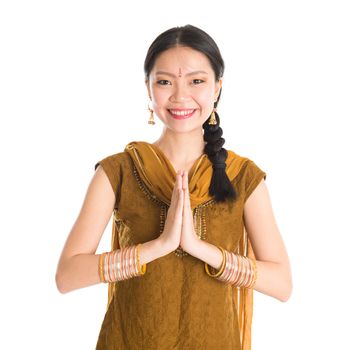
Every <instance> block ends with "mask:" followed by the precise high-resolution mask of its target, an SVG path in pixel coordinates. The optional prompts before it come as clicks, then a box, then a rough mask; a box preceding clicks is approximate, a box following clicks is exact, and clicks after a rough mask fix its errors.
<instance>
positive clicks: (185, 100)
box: [144, 25, 235, 201]
mask: <svg viewBox="0 0 350 350" xmlns="http://www.w3.org/2000/svg"><path fill="white" fill-rule="evenodd" d="M199 71H200V72H199ZM144 72H145V83H146V86H147V90H148V94H149V97H150V99H151V100H152V103H153V110H154V112H155V114H156V115H157V116H158V117H159V118H160V119H161V120H162V122H163V123H164V125H165V126H166V127H167V128H169V129H171V130H173V131H174V132H185V133H187V132H191V131H193V130H196V129H199V128H200V129H202V128H203V129H204V141H206V145H205V149H204V152H205V153H206V154H207V155H208V158H209V159H210V160H211V162H212V163H213V168H214V172H213V177H212V181H211V185H210V187H209V193H210V194H211V195H215V197H216V199H217V200H218V201H223V200H225V198H234V197H235V193H234V189H233V187H232V184H231V183H230V181H229V179H228V177H227V175H226V171H225V169H224V168H222V167H221V168H220V165H222V164H225V160H226V158H227V151H226V150H225V149H224V148H223V147H222V145H223V144H224V142H225V140H224V139H223V138H222V137H221V136H222V129H221V128H220V119H219V116H218V114H217V113H216V112H215V117H216V121H217V125H209V124H208V121H209V119H210V115H211V113H212V112H213V109H214V108H215V107H217V103H218V101H219V99H220V95H221V89H222V77H223V73H224V61H223V59H222V57H221V54H220V51H219V48H218V47H217V45H216V43H215V42H214V40H213V39H212V38H211V37H210V36H209V35H208V34H207V33H206V32H204V31H203V30H201V29H199V28H197V27H194V26H192V25H186V26H182V27H174V28H171V29H169V30H167V31H165V32H163V33H161V34H160V35H159V36H158V37H157V38H156V39H155V40H154V41H153V43H152V44H151V46H150V47H149V49H148V52H147V56H146V59H145V62H144ZM176 109H182V110H185V111H184V112H185V113H187V112H188V110H195V111H194V113H193V114H192V115H191V116H190V117H189V118H186V119H182V120H178V119H176V118H174V116H173V114H172V113H171V112H173V111H174V110H176ZM215 165H218V167H217V168H216V167H215Z"/></svg>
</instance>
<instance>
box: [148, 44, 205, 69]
mask: <svg viewBox="0 0 350 350" xmlns="http://www.w3.org/2000/svg"><path fill="white" fill-rule="evenodd" d="M210 69H211V66H210V62H209V60H208V58H207V56H205V55H204V54H203V53H202V52H199V51H197V50H194V49H192V48H190V47H173V48H171V49H168V50H166V51H163V52H162V53H161V54H160V55H159V56H158V57H157V59H156V61H155V63H154V67H153V72H156V71H168V72H173V73H177V72H179V70H181V72H182V73H186V72H191V71H194V70H205V71H207V72H208V73H209V70H210Z"/></svg>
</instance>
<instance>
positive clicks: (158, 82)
mask: <svg viewBox="0 0 350 350" xmlns="http://www.w3.org/2000/svg"><path fill="white" fill-rule="evenodd" d="M162 81H169V80H165V79H162V80H158V81H157V84H159V85H167V84H161V82H162Z"/></svg>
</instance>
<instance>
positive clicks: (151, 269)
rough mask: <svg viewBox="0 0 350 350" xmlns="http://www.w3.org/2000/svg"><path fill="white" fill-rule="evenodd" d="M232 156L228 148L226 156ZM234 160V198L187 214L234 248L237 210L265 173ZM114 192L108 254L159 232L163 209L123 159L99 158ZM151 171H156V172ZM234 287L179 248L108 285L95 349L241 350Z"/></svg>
mask: <svg viewBox="0 0 350 350" xmlns="http://www.w3.org/2000/svg"><path fill="white" fill-rule="evenodd" d="M230 152H232V151H230ZM235 156H236V158H237V162H240V166H239V171H237V174H236V176H235V178H234V179H233V180H232V184H233V186H234V188H235V190H236V193H237V196H238V199H237V200H236V201H235V202H233V203H219V202H216V201H215V200H214V199H211V200H209V201H206V202H204V203H201V204H199V205H198V206H196V207H195V208H194V209H193V218H194V224H195V229H196V233H197V235H198V236H199V237H200V238H201V239H203V240H205V241H207V242H209V243H211V244H214V245H216V246H221V247H223V248H225V249H227V250H228V251H236V248H237V246H238V242H239V241H240V239H242V235H243V231H244V220H243V208H244V203H245V201H246V200H247V198H248V197H249V195H250V194H251V193H252V192H253V191H254V189H255V188H256V186H257V185H258V184H259V183H260V181H261V180H262V179H266V173H265V172H264V171H262V170H261V169H260V168H259V167H258V166H257V165H256V164H255V163H254V162H253V161H252V160H250V159H248V158H246V157H241V156H239V155H237V154H236V153H235ZM98 165H101V166H102V168H103V170H104V171H105V172H106V174H107V176H108V178H109V181H110V184H111V186H112V188H113V191H114V193H115V194H116V202H115V208H114V212H113V231H112V244H111V250H115V249H118V248H120V247H122V248H123V247H127V246H130V245H135V244H138V243H144V242H147V241H150V240H153V239H155V238H157V237H158V236H159V235H160V233H161V232H162V231H163V228H164V222H165V219H166V213H167V210H168V205H167V204H166V203H164V202H163V201H161V200H159V198H158V197H157V196H156V194H154V193H152V192H150V190H149V189H148V188H147V186H146V185H145V183H144V182H143V181H142V180H141V177H140V175H139V174H138V172H137V170H136V167H135V166H134V163H133V161H132V159H131V157H130V156H129V154H128V153H127V152H126V151H125V150H124V152H119V153H116V154H113V155H110V156H107V157H106V158H104V159H102V160H100V161H99V162H98V163H96V165H95V169H97V166H98ZM154 171H157V169H154ZM233 293H234V287H233V286H232V285H230V284H226V283H223V282H222V281H219V280H217V279H216V278H213V277H210V276H209V275H207V274H206V272H205V268H204V262H203V261H202V260H199V259H197V258H195V257H193V256H191V255H189V254H187V253H186V252H183V251H182V250H181V248H178V249H177V250H176V251H174V252H171V253H169V254H167V255H166V256H163V257H161V258H158V259H156V260H153V261H151V262H149V263H147V270H146V273H145V274H144V275H142V276H138V277H134V278H130V279H127V280H123V281H119V282H115V283H109V286H108V303H107V310H106V314H105V316H104V319H103V322H102V325H101V329H100V333H99V336H98V341H97V345H96V349H97V350H112V349H118V350H141V349H145V350H170V349H178V350H185V349H186V350H187V349H188V350H197V349H203V350H204V349H206V350H217V349H220V350H229V349H230V350H242V344H241V340H240V332H239V325H238V317H237V308H236V305H235V302H234V298H233Z"/></svg>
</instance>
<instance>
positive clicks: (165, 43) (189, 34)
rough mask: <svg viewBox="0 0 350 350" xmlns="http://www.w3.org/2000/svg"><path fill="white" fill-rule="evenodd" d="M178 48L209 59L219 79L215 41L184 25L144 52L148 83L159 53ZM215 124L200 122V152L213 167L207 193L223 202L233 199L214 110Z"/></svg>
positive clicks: (220, 66) (221, 63) (220, 65)
mask: <svg viewBox="0 0 350 350" xmlns="http://www.w3.org/2000/svg"><path fill="white" fill-rule="evenodd" d="M177 46H182V47H190V48H192V49H194V50H197V51H199V52H201V53H203V54H204V55H206V56H207V58H208V59H209V62H210V65H211V67H212V68H213V70H214V73H215V80H216V81H219V79H220V78H221V77H222V76H223V73H224V69H225V65H224V61H223V59H222V57H221V53H220V50H219V48H218V46H217V45H216V43H215V41H214V40H213V39H212V38H211V37H210V36H209V35H208V34H207V33H206V32H204V31H203V30H201V29H199V28H197V27H195V26H192V25H190V24H187V25H185V26H181V27H173V28H171V29H168V30H166V31H165V32H163V33H161V34H160V35H159V36H158V37H157V38H156V39H155V40H154V41H153V43H152V44H151V46H150V47H149V49H148V52H147V55H146V58H145V62H144V72H145V80H146V81H148V80H149V74H150V72H151V70H152V68H153V66H154V63H155V61H156V58H157V57H158V55H159V54H160V53H162V52H163V51H166V50H168V49H170V48H173V47H177ZM220 96H221V90H220V93H219V96H218V99H217V101H216V102H215V103H214V108H216V107H217V104H218V102H219V99H220ZM214 113H215V118H216V122H217V124H216V125H209V123H208V122H209V119H210V116H209V117H208V119H207V120H206V121H205V122H204V124H203V129H204V141H206V145H205V148H204V153H206V154H207V156H208V158H209V160H210V161H211V162H212V164H213V176H212V178H211V183H210V186H209V194H210V195H211V196H214V197H215V199H216V201H218V202H223V201H225V200H226V199H228V198H230V199H235V198H236V192H235V190H234V188H233V186H232V184H231V182H230V179H229V178H228V176H227V174H226V170H225V168H226V163H225V161H226V158H227V150H226V149H225V148H223V147H222V146H223V144H224V143H225V139H224V138H223V137H221V136H222V129H221V127H220V118H219V115H218V114H217V112H216V111H214Z"/></svg>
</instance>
